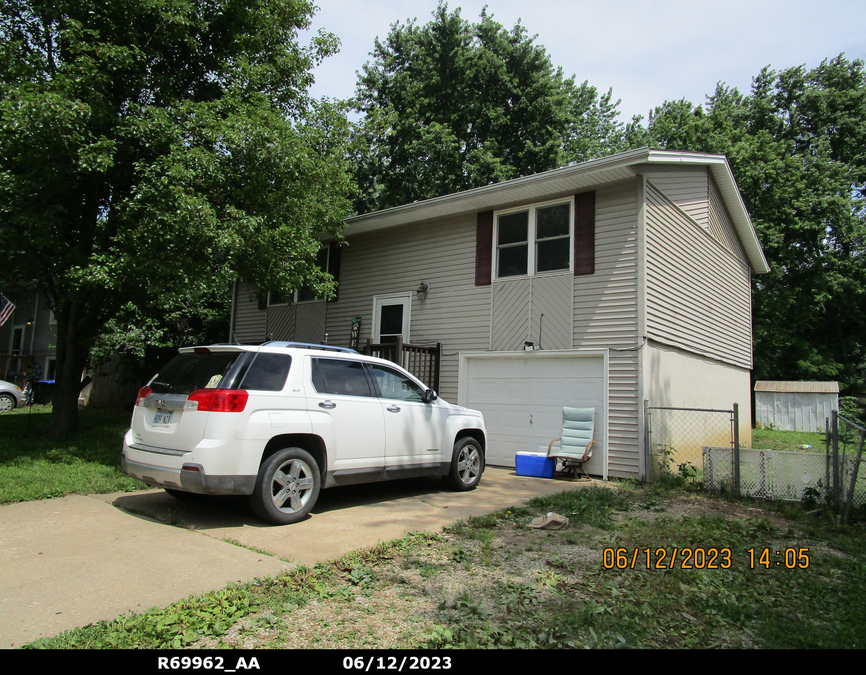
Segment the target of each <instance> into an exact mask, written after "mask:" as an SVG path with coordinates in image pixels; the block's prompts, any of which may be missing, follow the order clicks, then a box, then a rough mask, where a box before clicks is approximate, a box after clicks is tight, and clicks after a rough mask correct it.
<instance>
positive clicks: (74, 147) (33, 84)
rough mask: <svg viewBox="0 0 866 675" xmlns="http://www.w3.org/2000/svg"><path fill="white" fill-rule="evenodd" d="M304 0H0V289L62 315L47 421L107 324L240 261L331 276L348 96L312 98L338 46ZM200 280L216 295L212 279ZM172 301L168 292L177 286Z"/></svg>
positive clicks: (280, 271) (260, 270) (250, 268)
mask: <svg viewBox="0 0 866 675" xmlns="http://www.w3.org/2000/svg"><path fill="white" fill-rule="evenodd" d="M312 12H313V5H312V4H311V3H310V2H308V1H307V0H254V1H251V2H243V3H239V2H233V1H232V0H122V1H120V0H99V1H98V2H97V1H95V0H52V1H51V2H48V1H44V0H0V250H3V251H4V253H5V256H6V260H7V264H6V265H5V266H4V267H3V268H2V269H0V283H9V282H16V281H33V280H35V281H36V282H37V284H38V285H39V287H40V289H41V290H43V291H45V292H46V293H47V295H48V297H49V298H50V299H51V301H52V303H53V307H54V311H55V315H56V317H57V321H58V345H57V366H58V388H57V392H56V394H55V406H54V413H53V414H54V418H53V420H52V432H53V433H55V434H56V435H64V434H66V433H69V432H71V431H74V429H75V427H76V422H77V417H76V411H77V407H76V402H77V396H78V382H79V380H80V378H81V372H82V368H83V366H84V363H85V361H86V359H87V355H88V353H89V350H90V348H91V346H92V343H93V340H94V339H95V338H96V336H97V335H98V334H99V333H100V331H101V330H102V329H103V327H104V326H105V325H106V322H108V321H109V320H111V319H112V318H113V317H116V316H117V315H118V312H119V310H120V309H121V308H123V307H124V306H127V305H128V303H132V304H133V305H134V306H135V307H138V308H140V309H142V311H144V312H145V313H147V308H150V309H151V311H152V309H153V308H154V307H156V308H159V307H163V306H172V305H176V304H177V300H176V298H177V296H178V295H179V296H184V295H187V296H197V295H201V293H202V285H204V286H206V287H212V285H210V286H209V284H210V282H209V280H211V281H213V280H225V279H231V278H234V277H235V276H236V275H241V276H244V277H246V278H248V279H250V280H252V281H255V282H257V283H258V284H259V285H260V286H261V287H265V288H273V289H275V290H283V291H285V292H288V291H289V290H290V289H292V288H296V287H299V286H300V285H301V284H302V282H303V281H304V280H306V281H307V282H308V283H309V282H310V281H312V282H313V284H314V285H316V286H317V287H318V288H319V290H325V289H327V288H328V286H329V285H330V284H331V282H330V280H329V278H328V277H327V276H326V275H323V274H322V273H321V271H319V270H318V269H317V268H316V267H315V264H314V258H315V254H316V251H317V249H318V246H319V243H318V237H319V236H320V235H322V234H332V235H335V234H337V233H338V232H339V230H340V229H341V228H342V224H341V221H342V218H343V217H344V216H345V214H346V213H347V211H348V208H349V205H350V202H349V197H350V195H351V190H350V188H351V180H350V177H349V173H348V171H347V164H346V161H345V157H346V156H347V147H348V145H347V144H348V138H349V131H348V123H347V121H346V119H345V114H344V112H345V111H344V110H342V109H341V108H340V107H339V106H337V105H335V104H332V103H330V102H327V101H324V102H323V101H314V100H311V98H310V97H309V95H308V93H307V92H308V88H309V86H310V84H311V82H312V76H311V69H312V68H313V67H314V66H315V65H316V64H317V63H319V62H320V60H321V59H323V58H325V57H326V56H328V55H329V54H331V53H333V52H334V51H335V50H336V48H337V39H336V38H335V37H334V36H332V35H330V34H326V33H320V34H319V35H318V36H316V37H315V38H314V39H313V40H312V42H311V44H310V45H308V46H300V45H299V44H298V42H297V38H298V31H299V30H301V29H303V28H306V27H307V26H308V25H309V20H310V17H311V15H312ZM205 294H206V293H205ZM172 298H175V299H172Z"/></svg>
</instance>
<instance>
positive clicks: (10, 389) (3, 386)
mask: <svg viewBox="0 0 866 675" xmlns="http://www.w3.org/2000/svg"><path fill="white" fill-rule="evenodd" d="M22 405H24V392H23V391H21V388H20V387H18V386H16V385H14V384H12V383H11V382H7V381H6V380H0V413H4V412H9V411H11V410H15V408H20V407H21V406H22Z"/></svg>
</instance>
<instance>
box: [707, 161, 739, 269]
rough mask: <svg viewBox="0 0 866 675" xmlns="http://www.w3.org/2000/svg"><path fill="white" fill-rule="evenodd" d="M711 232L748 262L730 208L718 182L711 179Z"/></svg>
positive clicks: (736, 254)
mask: <svg viewBox="0 0 866 675" xmlns="http://www.w3.org/2000/svg"><path fill="white" fill-rule="evenodd" d="M709 206H710V209H709V215H710V220H709V223H710V233H711V234H712V235H713V236H714V237H715V238H716V239H717V240H718V241H719V242H720V243H721V244H722V245H723V246H724V247H725V248H727V249H728V250H729V251H730V252H731V253H733V254H734V255H735V256H737V257H738V258H739V259H740V260H742V261H743V262H744V263H745V264H748V259H747V258H746V254H745V252H744V251H743V247H742V245H741V244H740V239H739V237H737V232H736V230H735V229H734V225H733V223H732V222H731V217H730V215H728V210H727V209H726V208H725V204H724V201H722V195H721V194H720V193H719V189H718V188H717V187H716V182H715V181H714V180H712V178H711V179H710V204H709Z"/></svg>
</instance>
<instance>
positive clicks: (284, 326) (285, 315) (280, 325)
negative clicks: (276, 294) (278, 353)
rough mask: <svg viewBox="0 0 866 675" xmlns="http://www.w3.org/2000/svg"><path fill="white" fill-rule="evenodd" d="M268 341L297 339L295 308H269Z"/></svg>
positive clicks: (292, 306)
mask: <svg viewBox="0 0 866 675" xmlns="http://www.w3.org/2000/svg"><path fill="white" fill-rule="evenodd" d="M266 335H267V339H268V340H294V339H295V306H294V305H278V306H276V307H269V308H268V327H267V331H266Z"/></svg>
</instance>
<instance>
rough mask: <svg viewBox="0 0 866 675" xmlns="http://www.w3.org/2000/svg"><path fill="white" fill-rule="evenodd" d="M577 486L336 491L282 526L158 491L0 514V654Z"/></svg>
mask: <svg viewBox="0 0 866 675" xmlns="http://www.w3.org/2000/svg"><path fill="white" fill-rule="evenodd" d="M595 484H596V485H599V484H602V483H595ZM581 485H584V484H578V483H568V482H562V481H555V480H543V479H539V478H526V477H522V476H516V475H515V474H514V472H513V470H510V469H495V468H488V469H486V470H485V472H484V477H483V479H482V481H481V484H480V485H479V487H478V488H477V489H475V490H472V491H469V492H450V491H447V490H445V489H443V487H442V483H441V481H439V480H435V479H417V480H407V481H395V482H390V483H377V484H372V485H362V486H354V487H346V488H337V489H333V490H325V491H323V492H322V495H321V497H320V499H319V503H318V504H317V505H316V508H315V509H314V510H313V513H312V516H311V517H310V518H308V519H307V520H305V521H303V522H301V523H296V524H294V525H286V526H281V527H280V526H273V525H267V524H264V523H262V522H261V521H259V520H258V519H257V518H255V516H253V514H252V512H251V511H250V509H249V507H248V505H247V503H246V500H244V499H234V498H206V499H193V500H187V501H180V500H177V499H175V498H173V497H170V496H169V495H167V494H166V493H164V492H163V491H161V490H149V491H146V492H134V493H114V494H108V495H91V496H82V495H70V496H68V497H63V498H60V499H53V500H45V501H36V502H24V503H21V504H10V505H7V506H2V507H0V565H2V573H0V648H8V647H14V646H21V645H23V644H26V643H28V642H31V641H33V640H36V639H39V638H40V637H48V636H53V635H56V634H58V633H61V632H63V631H64V630H68V629H71V628H75V627H79V626H85V625H87V624H90V623H95V622H97V621H100V620H104V619H113V618H115V617H117V616H119V615H121V614H124V613H127V612H141V611H144V610H146V609H148V608H150V607H153V606H165V605H168V604H171V603H172V602H176V601H177V600H181V599H183V598H185V597H187V596H189V595H191V594H195V593H202V592H206V591H212V590H216V589H219V588H223V587H225V586H226V585H227V584H228V583H230V582H244V581H250V580H252V579H254V578H257V577H265V576H272V575H276V574H279V573H281V572H283V571H286V570H288V569H290V568H291V567H293V566H294V564H303V565H312V564H315V563H316V562H320V561H325V560H332V559H334V558H338V557H340V556H343V555H345V554H347V553H350V552H351V551H354V550H357V549H360V548H367V547H370V546H374V545H375V544H377V543H378V542H380V541H388V540H390V539H394V538H398V537H402V536H404V535H405V534H407V533H409V532H415V531H421V530H427V531H440V530H441V529H442V528H443V527H444V526H446V525H448V524H450V523H453V522H455V521H457V520H461V519H464V518H467V517H469V516H479V515H483V514H485V513H490V512H491V511H495V510H497V509H501V508H506V507H508V506H513V505H518V504H521V503H523V502H525V501H526V500H528V499H530V498H532V497H535V496H540V495H547V494H553V493H556V492H561V491H563V490H569V489H574V488H578V487H581ZM235 544H240V546H238V545H235ZM245 547H246V548H245Z"/></svg>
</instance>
